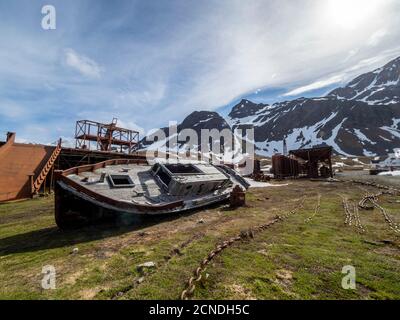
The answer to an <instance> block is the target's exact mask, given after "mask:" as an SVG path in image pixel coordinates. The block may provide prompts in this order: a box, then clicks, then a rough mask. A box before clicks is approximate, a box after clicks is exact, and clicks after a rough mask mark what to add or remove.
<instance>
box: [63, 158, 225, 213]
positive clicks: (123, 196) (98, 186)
mask: <svg viewBox="0 0 400 320" xmlns="http://www.w3.org/2000/svg"><path fill="white" fill-rule="evenodd" d="M150 169H151V166H150V165H144V164H122V165H111V166H107V167H105V168H100V169H97V170H94V171H87V172H82V173H80V174H79V175H76V174H71V175H68V178H69V179H71V180H73V181H74V182H76V183H78V184H80V185H82V186H83V187H85V188H87V189H89V190H91V191H94V192H96V193H98V194H101V195H104V196H106V197H109V198H112V199H115V200H118V201H125V202H129V203H137V204H146V205H154V204H161V203H169V202H174V201H178V200H183V201H186V200H194V199H201V198H202V197H204V195H202V196H197V197H196V196H193V195H192V196H182V195H180V196H173V195H170V194H168V193H167V192H166V190H165V189H163V188H162V187H161V186H160V185H159V183H158V182H157V181H156V180H155V179H154V177H153V175H152V174H151V172H150ZM201 169H202V171H203V174H201V175H188V176H187V177H184V178H183V179H187V180H188V182H191V181H193V180H195V179H196V178H203V179H204V174H207V176H208V177H207V180H213V179H221V177H224V178H226V177H225V175H223V174H222V173H221V172H219V171H217V172H216V171H215V168H214V167H212V166H207V165H203V166H202V167H201ZM213 170H214V171H213ZM103 173H105V174H106V176H109V175H129V177H130V179H131V180H132V182H133V184H134V186H130V187H114V188H113V187H111V186H110V181H109V179H108V177H105V179H104V181H103V182H101V181H100V180H101V176H102V174H103ZM225 191H226V190H225ZM218 194H221V191H215V193H214V195H218ZM208 196H209V195H208Z"/></svg>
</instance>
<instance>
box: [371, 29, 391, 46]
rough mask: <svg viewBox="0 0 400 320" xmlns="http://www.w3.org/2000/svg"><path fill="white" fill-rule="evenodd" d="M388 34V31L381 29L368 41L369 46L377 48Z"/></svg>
mask: <svg viewBox="0 0 400 320" xmlns="http://www.w3.org/2000/svg"><path fill="white" fill-rule="evenodd" d="M387 34H388V31H387V30H386V29H380V30H378V31H376V32H374V33H373V34H372V35H371V37H370V38H369V39H368V45H369V46H371V47H375V46H377V45H378V44H379V43H380V42H381V41H382V39H383V38H384V37H385V36H386V35H387Z"/></svg>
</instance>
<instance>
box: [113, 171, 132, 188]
mask: <svg viewBox="0 0 400 320" xmlns="http://www.w3.org/2000/svg"><path fill="white" fill-rule="evenodd" d="M108 179H109V181H110V183H111V185H112V186H113V187H114V188H128V187H133V186H135V184H134V183H133V181H132V179H131V177H130V176H129V175H127V174H111V175H109V176H108Z"/></svg>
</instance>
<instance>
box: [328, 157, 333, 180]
mask: <svg viewBox="0 0 400 320" xmlns="http://www.w3.org/2000/svg"><path fill="white" fill-rule="evenodd" d="M331 158H332V154H331V153H329V158H328V162H329V171H330V173H331V178H333V171H332V159H331Z"/></svg>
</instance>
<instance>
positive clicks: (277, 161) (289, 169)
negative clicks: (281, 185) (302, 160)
mask: <svg viewBox="0 0 400 320" xmlns="http://www.w3.org/2000/svg"><path fill="white" fill-rule="evenodd" d="M272 173H273V174H274V178H276V179H283V178H295V177H298V176H299V173H300V166H299V162H298V161H297V160H295V159H293V158H290V157H287V156H284V155H281V154H276V155H274V156H272Z"/></svg>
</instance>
